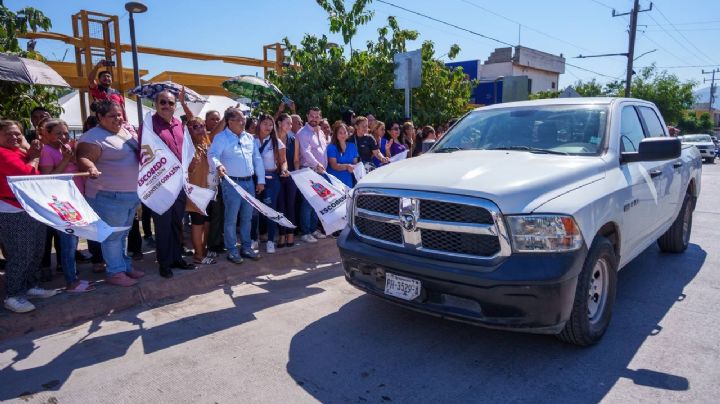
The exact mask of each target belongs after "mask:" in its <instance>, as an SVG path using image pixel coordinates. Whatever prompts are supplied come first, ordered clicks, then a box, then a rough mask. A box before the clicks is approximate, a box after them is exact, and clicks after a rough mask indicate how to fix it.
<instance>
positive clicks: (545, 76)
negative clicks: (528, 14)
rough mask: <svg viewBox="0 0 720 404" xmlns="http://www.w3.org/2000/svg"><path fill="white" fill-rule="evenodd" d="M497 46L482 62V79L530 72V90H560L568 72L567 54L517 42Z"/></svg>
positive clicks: (487, 79)
mask: <svg viewBox="0 0 720 404" xmlns="http://www.w3.org/2000/svg"><path fill="white" fill-rule="evenodd" d="M514 50H515V52H514V54H513V48H496V49H495V51H493V53H491V54H490V57H489V58H488V59H487V60H486V61H485V63H483V64H482V65H478V75H477V77H478V78H480V80H481V81H490V80H495V79H497V78H498V77H500V76H504V77H507V76H527V77H528V80H529V87H528V90H529V92H530V93H537V92H539V91H546V90H557V89H558V83H559V81H560V75H561V74H563V73H565V58H564V57H562V55H560V56H556V55H552V54H550V53H545V52H541V51H539V50H535V49H530V48H525V47H522V46H516V47H515V48H514Z"/></svg>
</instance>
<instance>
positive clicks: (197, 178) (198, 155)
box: [185, 117, 216, 264]
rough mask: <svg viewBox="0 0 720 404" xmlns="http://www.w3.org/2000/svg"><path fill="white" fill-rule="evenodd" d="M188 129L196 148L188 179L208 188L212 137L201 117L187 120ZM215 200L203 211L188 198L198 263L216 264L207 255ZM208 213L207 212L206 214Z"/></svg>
mask: <svg viewBox="0 0 720 404" xmlns="http://www.w3.org/2000/svg"><path fill="white" fill-rule="evenodd" d="M187 127H188V131H189V132H190V136H191V140H192V143H193V146H194V148H195V154H194V155H193V158H192V161H191V162H190V164H189V167H188V180H189V182H190V183H191V184H193V185H196V186H199V187H202V188H208V187H209V182H208V174H209V173H210V166H209V165H208V158H207V152H208V148H209V147H210V138H209V137H208V134H207V132H206V131H205V122H204V121H203V119H202V118H200V117H194V118H192V119H189V120H188V121H187ZM214 204H215V202H214V201H212V202H210V203H209V204H208V207H207V209H206V211H203V210H202V209H201V208H199V207H198V206H197V205H196V204H195V203H193V201H192V200H190V198H188V201H187V205H186V207H185V208H186V210H187V211H188V212H190V223H191V226H192V227H191V234H192V243H193V248H194V249H195V255H194V256H193V261H194V262H195V263H196V264H215V263H216V261H215V259H214V258H213V257H209V256H206V251H207V243H208V233H209V231H210V215H212V210H213V208H214ZM206 213H207V214H206Z"/></svg>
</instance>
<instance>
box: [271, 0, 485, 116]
mask: <svg viewBox="0 0 720 404" xmlns="http://www.w3.org/2000/svg"><path fill="white" fill-rule="evenodd" d="M318 3H325V2H323V1H320V0H319V1H318ZM367 3H369V1H366V0H357V1H356V2H355V5H354V6H353V8H352V9H353V10H358V9H359V10H361V11H362V10H363V9H364V6H365V5H366V4H367ZM338 4H342V1H340V2H338V1H334V2H333V6H332V7H331V9H328V8H326V7H325V6H323V4H321V6H323V8H324V9H325V10H326V11H328V14H329V15H330V17H329V20H330V24H331V31H332V30H335V31H336V32H344V33H347V34H348V35H347V36H346V35H345V34H343V39H344V40H345V43H346V44H350V43H351V41H352V37H353V36H354V35H355V33H356V32H357V27H358V25H359V24H358V21H357V20H352V21H350V20H348V19H347V18H344V17H342V15H343V14H342V13H339V12H338V10H339V11H343V10H344V8H342V9H339V7H338ZM358 4H361V5H362V7H360V8H358V7H359V6H358ZM332 13H335V14H334V15H333V14H332ZM351 13H352V12H351ZM370 16H371V14H370ZM364 22H367V20H366V21H363V23H364ZM333 24H335V26H333ZM346 25H347V26H346ZM418 36H419V34H418V32H417V31H413V30H406V29H402V28H401V27H400V26H399V25H398V23H397V20H396V19H395V18H394V17H392V16H390V17H388V19H387V25H386V26H383V27H381V28H380V29H378V38H377V40H375V41H368V42H367V44H366V48H365V49H363V50H361V49H355V50H353V51H352V52H351V56H350V57H349V58H347V57H345V56H344V49H343V47H342V46H335V45H332V44H330V43H329V41H328V38H327V37H325V36H324V35H323V36H321V37H317V36H313V35H306V36H305V37H304V38H303V39H302V41H301V42H300V44H299V45H294V44H291V43H290V42H289V41H288V40H287V38H286V39H285V46H286V47H287V49H288V53H289V55H290V57H291V58H292V60H293V61H294V62H295V63H296V64H297V65H298V66H299V67H286V68H284V69H283V72H282V73H283V74H282V75H278V74H274V73H271V75H270V77H269V79H270V80H271V81H273V82H274V83H275V84H276V85H277V86H278V87H279V88H280V89H281V90H282V91H283V92H284V93H285V94H287V95H288V96H289V97H290V98H292V99H293V100H295V102H296V104H297V105H298V106H299V107H300V108H301V109H302V110H303V111H306V110H307V109H308V108H310V107H312V106H318V107H320V108H321V109H322V110H323V114H324V115H325V116H326V117H328V118H329V120H330V121H331V122H332V121H334V120H336V119H339V118H340V117H341V114H342V112H343V111H344V110H346V109H348V108H352V109H353V110H355V111H357V112H358V113H373V114H374V115H375V116H377V117H378V118H379V119H382V120H400V119H402V118H403V115H404V103H403V92H402V91H401V90H395V89H394V85H393V80H394V75H393V56H394V55H395V54H396V53H399V52H405V51H407V42H408V41H412V40H416V39H417V38H418ZM421 49H422V51H421V53H422V68H423V71H422V86H421V87H420V88H416V89H413V91H412V111H413V114H414V116H413V119H414V120H415V121H417V122H418V123H420V124H440V123H444V122H446V121H447V120H448V119H450V118H452V117H456V116H459V115H461V114H463V113H464V112H465V111H466V110H467V104H468V100H469V98H470V93H471V91H472V88H473V86H474V85H476V82H473V81H470V80H468V79H467V78H466V76H465V73H464V72H463V71H462V69H461V68H457V69H450V68H448V67H446V66H445V65H444V64H443V63H442V62H441V61H439V60H437V59H436V58H435V49H434V45H433V43H432V42H430V41H425V42H424V43H423V44H422V46H421ZM459 50H460V49H459V47H458V46H457V45H453V46H452V47H451V48H450V50H449V51H448V53H447V57H448V58H449V59H452V58H454V57H455V55H457V53H458V52H459ZM276 101H277V100H265V101H264V102H263V104H262V106H263V108H267V109H271V108H273V107H274V106H273V105H272V102H276Z"/></svg>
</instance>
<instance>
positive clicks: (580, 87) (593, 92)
mask: <svg viewBox="0 0 720 404" xmlns="http://www.w3.org/2000/svg"><path fill="white" fill-rule="evenodd" d="M573 87H574V88H575V91H577V92H578V94H580V95H581V96H583V97H601V96H604V95H605V92H604V91H603V86H602V84H600V83H598V82H597V80H595V79H592V80H590V81H588V82H583V81H582V80H578V81H576V82H575V85H573Z"/></svg>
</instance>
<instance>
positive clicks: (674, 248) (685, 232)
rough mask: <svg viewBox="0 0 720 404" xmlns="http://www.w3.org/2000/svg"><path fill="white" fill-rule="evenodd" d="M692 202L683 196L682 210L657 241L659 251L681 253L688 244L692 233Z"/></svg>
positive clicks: (688, 196)
mask: <svg viewBox="0 0 720 404" xmlns="http://www.w3.org/2000/svg"><path fill="white" fill-rule="evenodd" d="M692 213H693V202H692V197H691V196H690V194H687V193H686V194H685V199H683V204H682V208H680V213H679V214H678V217H677V218H675V221H674V222H673V224H672V226H670V228H669V229H668V230H667V231H666V232H665V234H663V235H662V236H660V238H659V239H658V240H657V243H658V246H659V247H660V250H662V251H663V252H669V253H681V252H683V251H685V250H686V249H687V247H688V244H689V243H690V233H691V232H692Z"/></svg>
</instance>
